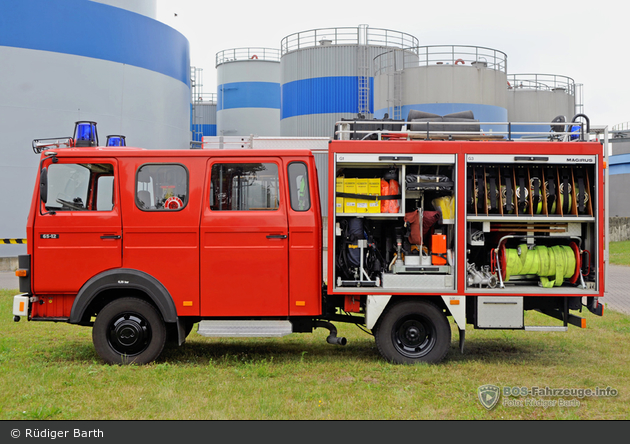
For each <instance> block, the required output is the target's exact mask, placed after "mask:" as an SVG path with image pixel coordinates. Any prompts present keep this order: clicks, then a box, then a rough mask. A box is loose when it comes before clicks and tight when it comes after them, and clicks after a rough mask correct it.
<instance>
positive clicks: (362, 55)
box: [357, 25, 370, 118]
mask: <svg viewBox="0 0 630 444" xmlns="http://www.w3.org/2000/svg"><path fill="white" fill-rule="evenodd" d="M357 31H358V39H357V42H358V45H357V82H358V107H357V113H358V114H361V115H363V116H364V117H365V118H369V117H370V66H369V49H368V25H359V28H358V29H357Z"/></svg>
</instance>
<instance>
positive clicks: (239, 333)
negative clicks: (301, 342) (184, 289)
mask: <svg viewBox="0 0 630 444" xmlns="http://www.w3.org/2000/svg"><path fill="white" fill-rule="evenodd" d="M197 333H199V334H200V335H201V336H206V337H223V338H279V337H282V336H286V335H288V334H291V333H293V326H292V325H291V322H290V321H282V320H262V321H260V320H259V321H252V320H215V321H201V322H199V329H198V330H197Z"/></svg>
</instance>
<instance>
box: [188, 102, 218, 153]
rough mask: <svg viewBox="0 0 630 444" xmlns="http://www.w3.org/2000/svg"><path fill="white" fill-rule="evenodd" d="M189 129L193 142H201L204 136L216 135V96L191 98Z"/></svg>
mask: <svg viewBox="0 0 630 444" xmlns="http://www.w3.org/2000/svg"><path fill="white" fill-rule="evenodd" d="M191 129H192V133H193V137H192V140H193V141H194V142H202V138H203V137H204V136H216V135H217V96H216V94H214V93H211V94H203V95H201V96H197V97H196V98H193V111H192V118H191Z"/></svg>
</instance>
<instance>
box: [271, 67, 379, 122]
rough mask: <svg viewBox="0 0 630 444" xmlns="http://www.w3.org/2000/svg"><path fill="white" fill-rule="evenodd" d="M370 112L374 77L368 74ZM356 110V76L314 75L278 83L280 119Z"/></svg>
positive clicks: (372, 104)
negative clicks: (279, 87)
mask: <svg viewBox="0 0 630 444" xmlns="http://www.w3.org/2000/svg"><path fill="white" fill-rule="evenodd" d="M369 85H370V95H369V100H370V113H372V112H374V98H373V97H374V94H373V91H374V78H372V77H370V83H369ZM358 110H359V78H358V77H356V76H340V77H317V78H312V79H303V80H296V81H293V82H289V83H285V84H284V85H282V111H281V118H282V119H287V118H289V117H296V116H302V115H308V114H332V113H352V114H356V113H357V112H358Z"/></svg>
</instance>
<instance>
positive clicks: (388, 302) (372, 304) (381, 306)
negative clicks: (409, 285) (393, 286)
mask: <svg viewBox="0 0 630 444" xmlns="http://www.w3.org/2000/svg"><path fill="white" fill-rule="evenodd" d="M412 300H413V301H426V302H430V303H432V304H433V305H436V306H437V307H438V308H440V309H442V310H444V311H445V312H446V314H447V315H450V310H449V307H447V305H446V303H445V302H444V298H443V297H441V296H417V295H414V296H404V295H392V296H385V295H383V296H381V295H378V296H368V313H367V316H366V326H367V328H368V329H370V330H372V329H374V328H376V326H377V325H378V323H379V322H380V320H381V319H382V317H383V313H385V312H386V311H387V310H389V309H390V308H391V307H393V306H394V305H397V304H399V303H401V302H405V301H412ZM370 310H372V312H370Z"/></svg>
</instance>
